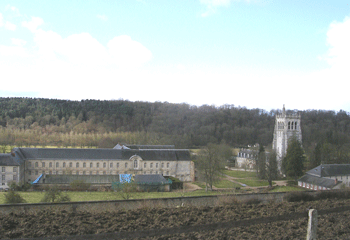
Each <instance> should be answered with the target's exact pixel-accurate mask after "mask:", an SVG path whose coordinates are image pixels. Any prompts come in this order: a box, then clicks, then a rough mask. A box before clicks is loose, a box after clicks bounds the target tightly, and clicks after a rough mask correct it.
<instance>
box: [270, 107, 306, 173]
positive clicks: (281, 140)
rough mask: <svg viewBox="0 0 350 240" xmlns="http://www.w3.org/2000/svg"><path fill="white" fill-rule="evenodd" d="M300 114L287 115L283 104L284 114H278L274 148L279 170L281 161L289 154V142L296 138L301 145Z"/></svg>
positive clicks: (274, 133)
mask: <svg viewBox="0 0 350 240" xmlns="http://www.w3.org/2000/svg"><path fill="white" fill-rule="evenodd" d="M300 120H301V118H300V114H299V113H294V114H286V109H285V106H284V104H283V110H282V114H277V115H276V119H275V130H274V132H273V142H272V148H273V149H274V150H275V151H276V154H277V162H278V165H279V168H280V167H281V161H282V159H283V158H284V157H285V156H286V154H287V148H288V141H289V139H290V138H291V137H293V136H295V137H296V138H297V139H298V140H299V141H300V143H301V140H302V138H301V127H300Z"/></svg>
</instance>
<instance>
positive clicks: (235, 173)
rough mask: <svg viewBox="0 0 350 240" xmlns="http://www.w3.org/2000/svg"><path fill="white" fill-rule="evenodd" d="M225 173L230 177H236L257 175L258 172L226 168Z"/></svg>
mask: <svg viewBox="0 0 350 240" xmlns="http://www.w3.org/2000/svg"><path fill="white" fill-rule="evenodd" d="M224 174H226V175H228V176H230V177H235V178H251V177H256V172H248V171H235V170H232V171H231V170H224Z"/></svg>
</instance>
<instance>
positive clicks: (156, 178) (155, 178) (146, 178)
mask: <svg viewBox="0 0 350 240" xmlns="http://www.w3.org/2000/svg"><path fill="white" fill-rule="evenodd" d="M134 181H135V182H136V183H167V182H168V180H166V179H165V178H164V177H163V176H162V175H160V174H144V175H135V177H134Z"/></svg>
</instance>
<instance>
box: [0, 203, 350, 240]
mask: <svg viewBox="0 0 350 240" xmlns="http://www.w3.org/2000/svg"><path fill="white" fill-rule="evenodd" d="M340 206H350V200H322V201H315V202H296V203H288V202H283V203H269V204H226V205H225V206H219V207H201V208H195V207H179V208H174V209H139V210H133V211H120V212H117V213H113V214H112V213H108V212H106V213H102V214H90V213H70V212H59V213H53V212H40V213H37V214H35V215H15V214H12V215H9V216H1V213H0V239H4V238H33V237H48V236H59V235H61V236H62V235H84V234H101V233H108V232H109V233H111V232H131V231H139V230H152V229H156V230H159V229H164V228H167V229H168V228H170V229H171V228H177V227H182V226H200V225H205V224H212V223H222V222H228V221H238V220H248V219H259V218H262V217H271V216H276V215H285V214H289V215H290V214H291V213H295V212H305V216H306V214H307V209H309V208H315V209H317V210H322V209H329V208H334V207H340ZM219 225H220V224H219ZM201 229H202V228H201ZM203 230H205V227H203ZM306 230H307V217H305V218H302V219H299V220H292V221H291V220H288V221H279V222H274V223H264V224H256V225H252V226H249V227H236V228H219V229H216V230H215V229H214V230H211V231H197V232H191V233H180V234H176V233H174V234H171V235H162V236H156V237H144V238H138V239H304V238H305V237H306ZM169 232H171V231H169ZM318 237H319V238H318V239H350V211H345V212H342V213H338V214H328V215H322V216H320V217H319V224H318ZM96 239H98V238H96ZM101 239H102V238H101Z"/></svg>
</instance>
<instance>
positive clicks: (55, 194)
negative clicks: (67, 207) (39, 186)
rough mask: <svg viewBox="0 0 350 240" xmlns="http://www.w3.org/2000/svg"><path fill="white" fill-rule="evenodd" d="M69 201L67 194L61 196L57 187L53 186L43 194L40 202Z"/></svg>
mask: <svg viewBox="0 0 350 240" xmlns="http://www.w3.org/2000/svg"><path fill="white" fill-rule="evenodd" d="M70 200H71V199H70V197H69V196H68V195H67V194H63V193H62V192H61V191H60V190H59V189H58V187H57V186H53V187H51V188H50V189H48V190H47V191H46V192H45V195H44V197H43V199H41V202H52V203H53V202H70Z"/></svg>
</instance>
